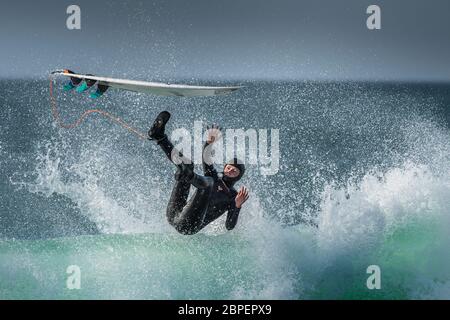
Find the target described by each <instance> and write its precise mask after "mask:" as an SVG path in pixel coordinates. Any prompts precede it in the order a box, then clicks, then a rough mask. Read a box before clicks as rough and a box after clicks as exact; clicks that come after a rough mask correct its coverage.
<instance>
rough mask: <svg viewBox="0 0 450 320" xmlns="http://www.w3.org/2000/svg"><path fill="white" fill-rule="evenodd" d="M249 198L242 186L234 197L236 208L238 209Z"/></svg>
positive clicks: (246, 190)
mask: <svg viewBox="0 0 450 320" xmlns="http://www.w3.org/2000/svg"><path fill="white" fill-rule="evenodd" d="M249 197H250V196H249V195H248V189H247V188H246V187H244V186H242V187H241V188H240V189H239V192H238V194H237V196H236V199H235V202H236V208H240V207H241V206H242V205H243V204H244V202H245V201H247V200H248V198H249Z"/></svg>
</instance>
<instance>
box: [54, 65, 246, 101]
mask: <svg viewBox="0 0 450 320" xmlns="http://www.w3.org/2000/svg"><path fill="white" fill-rule="evenodd" d="M52 74H55V75H61V76H66V77H70V78H74V79H80V80H84V82H87V83H88V85H89V87H91V86H93V84H95V83H96V84H97V85H98V86H100V90H99V89H97V92H96V93H95V94H93V95H92V97H93V98H95V97H99V96H101V95H102V94H103V93H104V91H106V88H108V87H111V88H116V89H122V90H128V91H134V92H142V93H150V94H156V95H162V96H180V97H196V96H216V95H223V94H227V93H230V92H233V91H235V90H238V89H240V88H242V87H240V86H233V87H215V86H192V85H185V84H166V83H161V82H147V81H137V80H127V79H115V78H107V77H97V76H93V75H87V74H77V73H71V71H69V70H57V71H54V72H52ZM72 82H73V80H72ZM84 86H85V88H84V89H82V91H84V90H86V89H88V88H87V87H86V84H85V85H84ZM102 87H103V90H101V89H102ZM102 91H103V92H102Z"/></svg>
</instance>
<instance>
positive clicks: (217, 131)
mask: <svg viewBox="0 0 450 320" xmlns="http://www.w3.org/2000/svg"><path fill="white" fill-rule="evenodd" d="M206 129H207V131H208V138H207V139H206V142H207V143H208V144H212V143H214V142H216V141H217V140H219V139H220V137H221V136H222V132H221V130H222V128H221V127H219V126H218V125H217V124H213V125H212V126H208V127H207V128H206Z"/></svg>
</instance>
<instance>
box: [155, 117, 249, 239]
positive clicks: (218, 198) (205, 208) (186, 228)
mask: <svg viewBox="0 0 450 320" xmlns="http://www.w3.org/2000/svg"><path fill="white" fill-rule="evenodd" d="M169 119H170V113H169V112H167V111H163V112H161V113H160V114H159V115H158V117H157V118H156V119H155V121H154V123H153V125H152V127H151V128H150V130H149V132H148V136H149V139H150V140H154V141H156V143H157V144H158V145H159V146H160V147H161V149H162V150H163V151H164V153H165V154H166V156H167V157H168V158H169V160H170V161H171V162H173V163H174V164H175V165H176V166H177V172H176V174H175V180H176V182H175V186H174V187H173V190H172V194H171V196H170V200H169V204H168V206H167V220H168V221H169V223H170V224H171V225H172V226H173V227H174V228H175V229H176V230H177V231H178V232H180V233H182V234H189V235H190V234H195V233H197V232H199V231H200V230H201V229H203V228H204V227H205V226H206V225H208V224H209V223H211V222H212V221H214V220H216V219H217V218H219V217H220V216H221V215H222V214H224V213H225V212H228V213H227V219H226V223H225V226H226V228H227V229H228V230H231V229H233V228H234V227H235V225H236V223H237V220H238V217H239V211H240V209H241V206H242V204H244V202H245V201H247V200H248V198H249V195H248V190H247V188H245V187H241V188H240V189H239V192H238V191H236V190H235V189H234V184H235V183H236V182H237V181H238V180H239V179H241V177H242V176H243V175H244V172H245V166H244V164H242V163H240V161H239V160H238V159H236V158H234V159H232V160H231V161H228V163H227V164H225V166H224V169H223V176H222V177H219V175H218V173H217V171H216V169H214V166H213V165H212V164H207V163H206V162H205V159H203V171H204V176H202V175H198V174H196V173H195V172H194V165H193V164H192V162H191V160H190V159H186V158H185V157H183V155H182V154H181V153H180V152H179V151H178V150H176V149H174V146H173V144H172V142H170V140H169V138H168V137H167V135H166V134H165V132H164V131H165V125H166V123H167V122H168V121H169ZM219 135H220V128H219V127H217V126H213V127H212V128H211V129H209V134H208V139H207V141H206V143H205V145H204V148H206V147H207V146H208V145H210V144H212V143H214V141H216V140H217V138H218V137H219ZM175 158H178V160H179V161H174V159H175ZM177 162H178V163H179V164H178V163H177ZM180 162H181V163H180ZM191 185H193V186H194V187H195V188H196V191H195V194H194V195H193V196H192V197H191V199H189V201H188V196H189V190H190V187H191Z"/></svg>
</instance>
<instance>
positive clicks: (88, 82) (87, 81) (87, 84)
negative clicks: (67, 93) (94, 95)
mask: <svg viewBox="0 0 450 320" xmlns="http://www.w3.org/2000/svg"><path fill="white" fill-rule="evenodd" d="M88 76H92V74H88ZM96 82H97V81H96V80H92V79H88V78H86V79H84V81H83V83H82V84H81V85H80V86H79V87H78V88H77V92H78V93H82V92H84V91H86V90H88V89H90V88H91V87H92V86H93V85H94V84H95V83H96Z"/></svg>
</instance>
